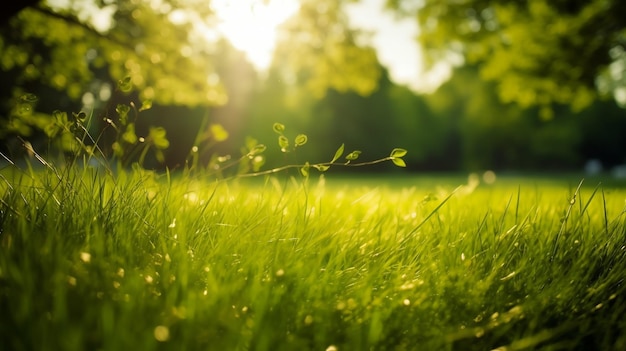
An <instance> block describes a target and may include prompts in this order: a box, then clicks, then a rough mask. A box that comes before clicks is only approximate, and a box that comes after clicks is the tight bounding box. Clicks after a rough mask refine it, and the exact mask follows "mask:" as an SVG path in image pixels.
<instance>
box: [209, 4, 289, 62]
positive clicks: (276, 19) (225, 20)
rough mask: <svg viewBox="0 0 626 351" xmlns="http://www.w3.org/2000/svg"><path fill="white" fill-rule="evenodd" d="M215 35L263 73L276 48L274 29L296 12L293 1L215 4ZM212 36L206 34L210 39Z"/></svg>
mask: <svg viewBox="0 0 626 351" xmlns="http://www.w3.org/2000/svg"><path fill="white" fill-rule="evenodd" d="M211 7H212V8H213V9H214V10H215V15H216V16H217V18H218V23H217V26H216V30H217V32H218V33H217V34H219V35H222V36H224V37H225V38H226V39H228V40H229V41H230V42H231V44H232V45H233V46H234V47H235V48H237V49H239V50H241V51H243V52H244V53H245V54H246V55H247V56H248V59H249V60H250V61H251V62H252V64H253V65H254V66H255V67H256V68H257V69H266V68H267V67H269V65H270V62H271V60H272V54H273V51H274V46H275V45H276V29H277V27H278V26H279V25H280V24H282V23H283V22H284V21H285V20H287V19H288V18H289V17H290V16H292V15H293V14H295V13H296V11H297V10H298V2H297V1H295V0H269V1H268V0H240V1H229V0H214V1H212V2H211ZM212 34H213V33H207V36H211V35H212Z"/></svg>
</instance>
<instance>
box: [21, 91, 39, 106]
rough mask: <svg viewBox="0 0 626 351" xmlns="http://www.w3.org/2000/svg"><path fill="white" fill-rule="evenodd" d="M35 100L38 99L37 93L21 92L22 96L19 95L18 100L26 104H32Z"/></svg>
mask: <svg viewBox="0 0 626 351" xmlns="http://www.w3.org/2000/svg"><path fill="white" fill-rule="evenodd" d="M37 100H39V99H38V98H37V95H35V94H30V93H28V94H23V95H22V96H20V102H22V103H27V104H34V103H36V102H37Z"/></svg>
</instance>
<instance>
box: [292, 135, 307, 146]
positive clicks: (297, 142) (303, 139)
mask: <svg viewBox="0 0 626 351" xmlns="http://www.w3.org/2000/svg"><path fill="white" fill-rule="evenodd" d="M307 140H308V139H307V136H306V135H305V134H298V135H297V136H296V140H295V141H294V144H295V145H296V146H302V145H304V144H306V142H307Z"/></svg>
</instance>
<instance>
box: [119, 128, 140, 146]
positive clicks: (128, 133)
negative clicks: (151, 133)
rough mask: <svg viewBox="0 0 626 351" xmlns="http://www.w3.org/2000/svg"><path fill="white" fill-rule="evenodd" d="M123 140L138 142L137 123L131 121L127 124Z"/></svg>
mask: <svg viewBox="0 0 626 351" xmlns="http://www.w3.org/2000/svg"><path fill="white" fill-rule="evenodd" d="M122 140H124V141H125V142H127V143H129V144H135V143H137V134H135V123H129V124H128V125H127V126H126V130H125V131H124V134H122Z"/></svg>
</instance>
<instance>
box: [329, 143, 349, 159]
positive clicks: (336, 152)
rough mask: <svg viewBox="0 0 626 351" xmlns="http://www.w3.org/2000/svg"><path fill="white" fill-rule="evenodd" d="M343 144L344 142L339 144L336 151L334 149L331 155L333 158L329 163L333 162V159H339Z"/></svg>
mask: <svg viewBox="0 0 626 351" xmlns="http://www.w3.org/2000/svg"><path fill="white" fill-rule="evenodd" d="M344 146H345V145H344V144H341V146H340V147H339V148H338V149H337V151H335V156H333V159H332V160H331V161H330V163H334V162H335V161H337V160H338V159H339V157H341V155H343V149H344Z"/></svg>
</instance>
